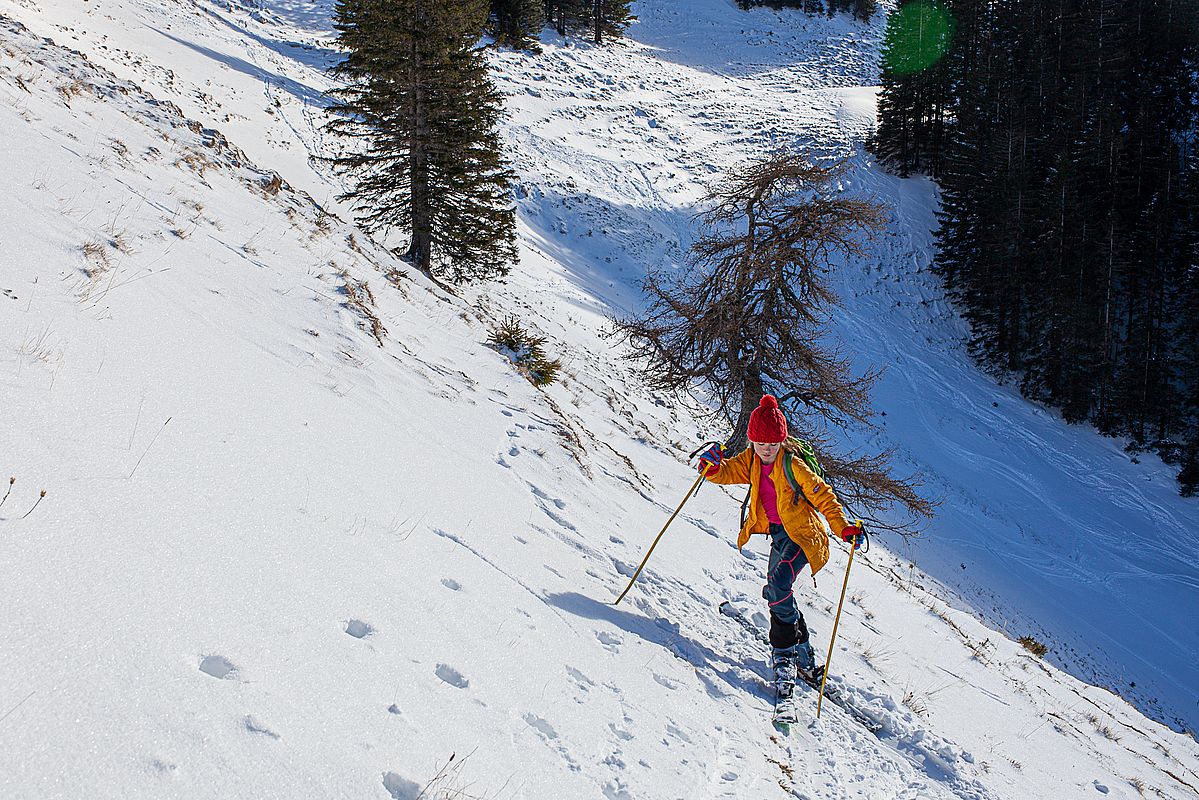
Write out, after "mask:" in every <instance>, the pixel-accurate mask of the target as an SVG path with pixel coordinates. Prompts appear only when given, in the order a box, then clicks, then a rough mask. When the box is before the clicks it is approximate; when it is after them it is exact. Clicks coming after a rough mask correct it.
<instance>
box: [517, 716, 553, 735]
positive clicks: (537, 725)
mask: <svg viewBox="0 0 1199 800" xmlns="http://www.w3.org/2000/svg"><path fill="white" fill-rule="evenodd" d="M525 722H527V723H528V725H529V727H530V728H532V729H533V730H535V731H537V732H538V733H539V734H541V736H542V738H544V739H557V738H558V732H557V731H556V730H554V726H553V725H550V724H549V723H548V722H546V721H545V720H543V719H542V718H541V717H539V716H537V715H536V714H525Z"/></svg>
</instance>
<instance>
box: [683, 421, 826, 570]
mask: <svg viewBox="0 0 1199 800" xmlns="http://www.w3.org/2000/svg"><path fill="white" fill-rule="evenodd" d="M791 472H792V474H793V475H794V476H795V480H796V482H797V483H798V484H799V485H800V487H802V488H803V493H804V495H806V497H807V500H809V501H811V505H809V504H808V502H807V501H805V500H804V498H803V497H798V498H797V497H796V496H795V492H794V491H792V489H791V483H790V482H789V481H788V480H787V476H786V475H785V474H784V472H783V452H782V451H781V450H780V451H779V454H778V457H777V458H775V460H774V464H773V465H771V468H770V479H771V480H772V481H773V482H774V494H775V497H777V498H778V511H779V518H780V519H782V521H783V527H784V528H786V529H787V535H788V536H790V537H791V541H793V542H795V543H796V544H797V545H799V546H800V547H801V548H803V552H804V555H805V556H807V557H808V563H809V564H811V565H812V574H813V575H815V574H816V573H817V572H819V571H820V569H821V567H823V566H824V565H825V564H827V563H828V534H827V533H826V532H825V529H824V523H823V522H822V521H821V519H820V516H819V515H818V514H817V513H816V511H817V510H819V511H820V513H821V514H824V518H825V519H827V520H828V524H829V527H830V528H832V530H833V531H835V532H837V533H840V532H841V531H843V530H845V529H846V528H847V527H849V522H847V521H846V519H845V511H844V510H843V509H842V508H841V503H840V501H839V500H837V496H836V495H834V494H833V490H832V488H830V487H829V485H828V484H827V483H825V482H824V481H823V480H821V479H820V477H819V476H817V475H816V473H814V472H812V470H811V469H809V468H808V465H807V464H805V463H804V460H803V459H802V458H800V457H799V456H797V455H793V456H792V457H791ZM706 477H707V479H708V480H710V481H712V482H713V483H723V484H730V483H748V484H749V514H748V515H747V516H746V518H745V525H743V526H742V527H741V533H740V535H739V536H738V537H737V549H738V550H740V549H741V548H742V547H744V546H745V543H746V542H748V541H749V537H750V536H752V535H753V534H755V533H769V532H770V520H769V519H767V518H766V509H764V508H763V507H762V503H761V501H760V499H759V495H758V489H759V486H760V484H761V480H762V460H761V459H760V458H758V455H757V453H755V452H754V449H753V446H752V445H751V446H750V447H748V448H746V449H745V450H743V451H742V452H740V453H738V454H737V455H735V456H733V457H732V458H728V459H725V460H724V461H722V462H720V466H719V468H710V470H709V472H708V473H707V474H706ZM796 500H798V502H796ZM812 506H815V508H813V507H812Z"/></svg>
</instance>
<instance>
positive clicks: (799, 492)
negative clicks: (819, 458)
mask: <svg viewBox="0 0 1199 800" xmlns="http://www.w3.org/2000/svg"><path fill="white" fill-rule="evenodd" d="M791 459H792V456H791V453H789V452H787V451H786V450H784V451H783V474H784V475H786V476H787V483H789V484H791V491H792V492H794V493H795V494H794V497H792V499H791V502H792V504H793V505H799V498H801V497H802V498H803V499H804V501H805V502H806V503H807V504H808V505H810V506H812V508H816V506H813V505H812V501H811V500H808V496H807V495H806V494H804V490H803V489H802V488H801V487H800V485H799V481H797V480H796V479H795V473H794V472H793V471H792V469H791ZM748 499H749V498H746V500H748Z"/></svg>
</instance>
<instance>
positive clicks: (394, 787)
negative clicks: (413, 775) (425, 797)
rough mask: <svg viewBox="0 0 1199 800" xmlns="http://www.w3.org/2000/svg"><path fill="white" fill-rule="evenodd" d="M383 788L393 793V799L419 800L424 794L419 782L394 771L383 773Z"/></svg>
mask: <svg viewBox="0 0 1199 800" xmlns="http://www.w3.org/2000/svg"><path fill="white" fill-rule="evenodd" d="M383 788H384V789H386V790H387V793H388V794H390V795H391V797H392V800H417V798H418V797H420V796H421V795H422V794H424V790H423V789H422V788H421V786H420V784H419V783H413V782H412V781H410V780H408V779H407V778H404V777H401V776H399V775H396V774H395V773H394V772H385V773H383Z"/></svg>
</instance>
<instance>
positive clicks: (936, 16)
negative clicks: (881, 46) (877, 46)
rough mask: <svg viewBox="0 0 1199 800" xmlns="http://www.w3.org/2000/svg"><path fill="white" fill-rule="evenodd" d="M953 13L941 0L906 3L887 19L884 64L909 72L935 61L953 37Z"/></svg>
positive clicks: (919, 69) (905, 72)
mask: <svg viewBox="0 0 1199 800" xmlns="http://www.w3.org/2000/svg"><path fill="white" fill-rule="evenodd" d="M953 27H954V24H953V16H952V15H951V14H950V13H949V11H948V10H947V9H946V8H945V7H944V6H942V5H941V4H940V3H933V2H928V1H927V0H916V2H913V3H906V4H904V5H903V6H902V7H901V8H899V9H898V10H896V11H894V12H893V13H892V14H891V17H890V18H889V19H888V20H887V48H886V51H885V55H884V56H883V58H884V60H885V64H884V66H885V67H886V68H889V69H890V70H891V71H892V72H897V73H899V74H901V75H909V74H911V73H913V72H921V71H922V70H926V69H928V68H929V67H931V66H932V65H933V64H936V63H937V61H939V60H940V59H941V56H943V55H945V53H946V52H948V50H949V45H950V43H951V42H952V41H953Z"/></svg>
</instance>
